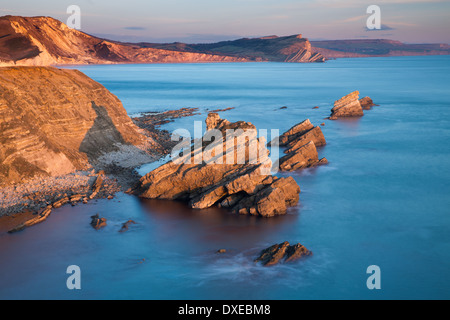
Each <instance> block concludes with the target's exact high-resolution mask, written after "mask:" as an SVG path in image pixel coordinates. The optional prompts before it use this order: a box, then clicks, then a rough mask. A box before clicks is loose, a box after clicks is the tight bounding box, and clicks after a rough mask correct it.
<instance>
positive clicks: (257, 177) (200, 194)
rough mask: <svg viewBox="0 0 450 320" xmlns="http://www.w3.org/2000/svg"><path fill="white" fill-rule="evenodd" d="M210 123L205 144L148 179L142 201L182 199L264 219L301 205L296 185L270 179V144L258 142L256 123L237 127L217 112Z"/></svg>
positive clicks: (193, 205)
mask: <svg viewBox="0 0 450 320" xmlns="http://www.w3.org/2000/svg"><path fill="white" fill-rule="evenodd" d="M206 124H207V128H208V131H207V132H206V134H205V135H204V137H203V138H204V139H203V141H202V143H201V145H198V146H197V147H196V146H195V144H194V147H192V148H191V149H189V150H190V152H187V153H186V155H183V156H182V157H180V158H179V159H176V161H175V160H172V161H169V162H168V163H166V164H164V165H162V166H161V167H159V168H157V169H155V170H153V171H152V172H150V173H148V174H147V175H145V176H144V177H142V179H141V180H140V186H139V189H140V191H139V194H140V196H141V197H143V198H151V199H169V200H182V201H185V202H187V203H188V204H189V206H190V207H191V208H196V209H204V208H208V207H211V206H214V205H217V206H220V207H223V208H228V209H230V210H231V211H232V212H235V213H239V214H250V215H259V216H264V217H271V216H274V215H279V214H285V213H286V210H287V208H288V207H290V206H293V205H295V204H296V203H297V202H298V200H299V196H298V194H299V192H300V188H299V186H298V185H297V183H296V182H295V180H294V179H293V178H292V177H287V178H277V177H274V176H272V175H271V174H270V168H271V166H272V162H271V160H270V158H269V157H268V150H267V149H266V147H265V141H264V139H261V138H259V139H258V138H257V137H256V128H255V126H254V125H253V124H251V123H249V122H244V121H238V122H235V123H231V122H229V121H227V120H225V119H221V118H220V116H219V115H218V114H217V113H210V114H209V115H208V118H207V119H206ZM213 129H214V130H213ZM233 130H235V131H233ZM211 135H215V139H214V140H213V141H212V142H210V141H211V140H212V139H211ZM227 141H228V142H230V141H231V144H230V143H226V142H227ZM199 157H200V158H199ZM199 159H200V161H199ZM230 160H231V161H230Z"/></svg>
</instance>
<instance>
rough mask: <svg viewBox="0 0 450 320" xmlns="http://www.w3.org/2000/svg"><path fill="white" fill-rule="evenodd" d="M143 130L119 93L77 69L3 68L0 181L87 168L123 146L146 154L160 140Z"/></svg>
mask: <svg viewBox="0 0 450 320" xmlns="http://www.w3.org/2000/svg"><path fill="white" fill-rule="evenodd" d="M141 132H142V130H141V129H139V128H138V127H137V126H136V125H135V124H134V123H133V122H132V121H131V119H130V118H129V117H128V115H127V113H126V111H125V109H124V108H123V106H122V104H121V102H120V100H119V99H118V98H117V97H116V96H114V95H113V94H111V93H110V92H109V91H108V90H107V89H106V88H105V87H103V86H102V85H101V84H99V83H97V82H95V81H94V80H92V79H90V78H89V77H87V76H86V75H84V74H83V73H81V72H80V71H78V70H60V69H56V68H52V67H4V68H0V185H3V184H10V183H19V182H24V181H26V180H28V179H29V178H31V177H34V176H57V175H62V174H67V173H70V172H73V171H75V170H85V169H88V168H90V167H91V166H92V164H94V163H95V162H96V160H97V159H99V157H101V156H102V155H104V154H105V153H108V152H116V153H119V151H121V150H122V148H125V149H126V151H127V152H126V154H125V155H124V156H125V157H128V158H131V159H134V158H133V155H134V156H135V157H137V155H142V156H143V157H144V156H145V155H147V154H146V153H145V152H144V150H148V149H149V148H150V147H151V146H153V145H155V143H154V142H153V140H152V139H149V138H147V137H146V136H144V135H143V134H141ZM148 159H149V156H148V155H147V157H146V160H147V161H148Z"/></svg>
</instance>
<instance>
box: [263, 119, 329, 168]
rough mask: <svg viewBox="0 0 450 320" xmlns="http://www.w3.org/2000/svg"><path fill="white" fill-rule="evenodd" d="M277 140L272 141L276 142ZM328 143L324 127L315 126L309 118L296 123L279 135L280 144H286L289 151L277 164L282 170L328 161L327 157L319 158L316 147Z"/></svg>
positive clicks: (286, 151)
mask: <svg viewBox="0 0 450 320" xmlns="http://www.w3.org/2000/svg"><path fill="white" fill-rule="evenodd" d="M274 143H275V140H273V141H272V142H271V144H274ZM325 144H326V141H325V137H324V135H323V132H322V129H320V127H319V126H316V127H315V126H313V124H312V123H311V121H310V120H309V119H306V120H305V121H303V122H300V123H299V124H296V125H295V126H293V127H292V128H290V129H289V130H288V131H286V132H285V133H283V134H282V135H281V136H280V137H279V145H280V146H286V147H287V149H286V150H285V151H284V152H285V153H287V154H286V155H285V156H284V157H282V158H280V159H279V160H278V161H277V162H276V163H275V166H278V168H279V170H281V171H292V170H298V169H303V168H309V167H312V166H315V165H319V164H324V163H327V161H326V159H325V158H322V159H320V160H319V155H318V153H317V149H316V147H320V146H324V145H325Z"/></svg>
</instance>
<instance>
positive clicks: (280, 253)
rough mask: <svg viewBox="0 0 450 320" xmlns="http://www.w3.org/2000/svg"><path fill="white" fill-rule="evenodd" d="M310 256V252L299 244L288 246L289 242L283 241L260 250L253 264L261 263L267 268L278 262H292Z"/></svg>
mask: <svg viewBox="0 0 450 320" xmlns="http://www.w3.org/2000/svg"><path fill="white" fill-rule="evenodd" d="M311 255H312V252H311V251H309V250H308V249H306V248H305V247H304V246H303V245H301V244H300V243H297V244H295V245H290V244H289V242H287V241H285V242H283V243H280V244H274V245H273V246H270V247H269V248H267V249H264V250H262V251H261V253H260V254H259V257H258V258H256V259H255V262H261V263H262V265H263V266H266V267H268V266H273V265H275V264H278V263H280V262H292V261H295V260H298V259H300V258H302V257H305V256H311Z"/></svg>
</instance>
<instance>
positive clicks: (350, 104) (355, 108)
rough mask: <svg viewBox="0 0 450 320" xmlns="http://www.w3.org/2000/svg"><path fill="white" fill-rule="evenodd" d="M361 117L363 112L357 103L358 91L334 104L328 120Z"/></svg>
mask: <svg viewBox="0 0 450 320" xmlns="http://www.w3.org/2000/svg"><path fill="white" fill-rule="evenodd" d="M363 115H364V112H363V109H362V106H361V103H360V102H359V91H353V92H352V93H349V94H348V95H346V96H344V97H342V98H341V99H339V100H337V101H335V102H334V107H333V109H331V115H330V117H329V119H330V120H336V119H338V118H343V117H361V116H363Z"/></svg>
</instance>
